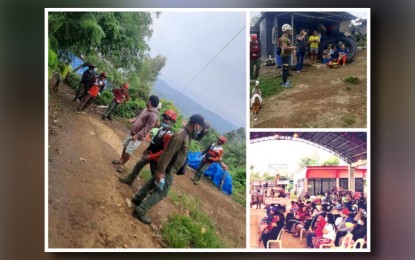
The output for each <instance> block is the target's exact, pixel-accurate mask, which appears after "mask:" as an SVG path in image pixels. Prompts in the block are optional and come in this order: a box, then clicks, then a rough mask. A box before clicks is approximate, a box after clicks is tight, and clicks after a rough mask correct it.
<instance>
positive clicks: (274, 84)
mask: <svg viewBox="0 0 415 260" xmlns="http://www.w3.org/2000/svg"><path fill="white" fill-rule="evenodd" d="M281 84H282V79H281V77H266V76H262V77H261V79H260V85H259V87H260V88H261V96H262V98H266V97H270V96H272V95H275V94H278V93H280V92H282V91H284V90H285V88H284V87H282V86H281ZM254 87H255V81H253V82H251V84H250V89H251V91H250V93H252V89H254Z"/></svg>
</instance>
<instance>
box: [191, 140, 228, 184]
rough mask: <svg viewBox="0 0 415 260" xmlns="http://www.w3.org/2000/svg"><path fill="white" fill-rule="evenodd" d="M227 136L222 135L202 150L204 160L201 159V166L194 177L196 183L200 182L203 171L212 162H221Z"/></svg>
mask: <svg viewBox="0 0 415 260" xmlns="http://www.w3.org/2000/svg"><path fill="white" fill-rule="evenodd" d="M226 141H227V140H226V137H224V136H220V137H219V138H218V140H217V141H216V143H213V144H212V145H210V146H209V147H208V148H206V150H205V151H203V152H202V154H201V155H200V156H203V158H202V160H201V161H200V164H199V167H198V168H197V171H196V172H195V176H194V177H193V178H192V181H193V183H194V184H195V185H197V184H198V183H199V182H200V179H201V178H202V175H203V173H204V172H205V170H206V169H207V168H209V166H210V165H211V164H212V163H216V162H220V160H221V159H222V155H223V148H222V145H224V144H225V143H226Z"/></svg>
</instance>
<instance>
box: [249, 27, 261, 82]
mask: <svg viewBox="0 0 415 260" xmlns="http://www.w3.org/2000/svg"><path fill="white" fill-rule="evenodd" d="M249 46H250V47H249V59H250V79H251V80H257V79H258V75H259V69H260V68H261V59H260V57H261V48H260V46H259V44H258V38H257V35H256V34H251V41H250V43H249ZM254 67H255V74H254Z"/></svg>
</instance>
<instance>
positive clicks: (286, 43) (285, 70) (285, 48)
mask: <svg viewBox="0 0 415 260" xmlns="http://www.w3.org/2000/svg"><path fill="white" fill-rule="evenodd" d="M282 32H283V34H282V36H281V38H279V46H280V47H281V55H280V57H281V60H282V86H283V87H286V88H288V87H291V86H292V84H291V82H289V81H288V74H289V73H290V72H289V68H290V61H291V54H292V51H293V50H296V49H297V46H292V44H291V40H290V37H291V35H292V34H293V30H292V28H291V25H289V24H284V25H283V26H282Z"/></svg>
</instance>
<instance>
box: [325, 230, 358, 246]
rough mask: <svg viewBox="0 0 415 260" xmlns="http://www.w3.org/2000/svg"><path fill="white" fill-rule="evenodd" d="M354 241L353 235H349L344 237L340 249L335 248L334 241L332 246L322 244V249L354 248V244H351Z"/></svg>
mask: <svg viewBox="0 0 415 260" xmlns="http://www.w3.org/2000/svg"><path fill="white" fill-rule="evenodd" d="M336 233H337V232H336ZM352 241H353V234H347V235H346V236H344V238H343V241H342V243H341V244H340V246H339V247H336V246H334V241H333V243H330V244H321V245H320V249H321V248H326V247H327V248H335V249H342V248H352V243H351V242H352Z"/></svg>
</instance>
